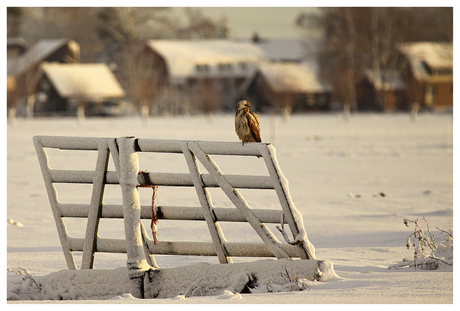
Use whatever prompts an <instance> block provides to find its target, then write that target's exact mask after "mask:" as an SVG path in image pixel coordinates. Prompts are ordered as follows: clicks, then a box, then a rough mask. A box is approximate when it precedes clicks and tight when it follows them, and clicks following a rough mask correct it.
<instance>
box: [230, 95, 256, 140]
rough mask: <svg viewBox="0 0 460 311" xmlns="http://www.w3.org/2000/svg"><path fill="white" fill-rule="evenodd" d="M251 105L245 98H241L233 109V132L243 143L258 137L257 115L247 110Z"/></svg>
mask: <svg viewBox="0 0 460 311" xmlns="http://www.w3.org/2000/svg"><path fill="white" fill-rule="evenodd" d="M250 107H251V105H250V104H249V102H248V101H247V100H241V101H239V102H238V104H237V105H236V109H235V132H236V134H237V135H238V137H239V139H241V141H242V143H243V145H244V143H248V142H252V143H254V142H258V143H260V142H261V141H262V140H261V139H260V127H259V117H258V116H257V115H256V114H255V113H254V112H252V111H251V110H249V108H250Z"/></svg>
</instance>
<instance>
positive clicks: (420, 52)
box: [398, 42, 453, 109]
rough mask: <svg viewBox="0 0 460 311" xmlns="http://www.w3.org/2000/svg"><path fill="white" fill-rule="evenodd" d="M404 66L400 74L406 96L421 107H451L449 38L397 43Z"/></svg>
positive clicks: (451, 70)
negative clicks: (404, 60) (447, 40)
mask: <svg viewBox="0 0 460 311" xmlns="http://www.w3.org/2000/svg"><path fill="white" fill-rule="evenodd" d="M398 49H399V51H400V52H401V53H402V55H403V57H405V58H406V66H405V68H404V70H403V78H404V81H405V84H406V86H407V92H408V96H409V100H410V102H411V103H413V104H414V105H418V106H419V107H420V108H432V109H452V107H453V44H452V42H416V43H404V44H400V45H399V46H398Z"/></svg>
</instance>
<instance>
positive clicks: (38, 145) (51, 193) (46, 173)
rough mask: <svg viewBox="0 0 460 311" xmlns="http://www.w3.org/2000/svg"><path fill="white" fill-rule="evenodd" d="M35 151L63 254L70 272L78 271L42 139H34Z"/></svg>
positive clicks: (36, 137)
mask: <svg viewBox="0 0 460 311" xmlns="http://www.w3.org/2000/svg"><path fill="white" fill-rule="evenodd" d="M33 140H34V145H35V150H36V152H37V157H38V162H39V164H40V168H41V171H42V175H43V181H44V182H45V187H46V192H47V193H48V199H49V201H50V206H51V211H52V212H53V217H54V221H55V223H56V229H57V231H58V236H59V240H60V242H61V246H62V252H63V253H64V257H65V261H66V263H67V267H68V268H69V269H70V270H76V269H77V265H76V263H75V259H74V257H73V254H72V251H71V248H70V244H69V235H68V233H67V228H66V225H65V223H64V220H63V219H62V218H61V214H60V213H59V208H58V204H59V200H58V196H57V191H56V188H55V187H54V185H53V181H52V178H51V174H50V167H49V163H48V156H47V154H46V152H45V149H44V147H43V145H42V142H41V138H40V137H38V136H35V137H34V139H33Z"/></svg>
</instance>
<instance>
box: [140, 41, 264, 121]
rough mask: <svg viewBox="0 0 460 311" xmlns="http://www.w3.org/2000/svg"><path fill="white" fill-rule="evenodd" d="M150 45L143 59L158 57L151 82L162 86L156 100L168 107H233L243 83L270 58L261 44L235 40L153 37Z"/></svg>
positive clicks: (155, 60) (208, 110)
mask: <svg viewBox="0 0 460 311" xmlns="http://www.w3.org/2000/svg"><path fill="white" fill-rule="evenodd" d="M146 47H147V49H144V50H143V52H142V54H143V55H144V56H143V57H142V58H143V59H144V60H145V59H149V58H150V59H153V60H154V62H153V64H152V67H153V68H155V70H154V73H153V74H152V76H155V77H152V78H151V81H152V83H154V82H155V81H156V82H155V83H156V85H159V86H161V87H160V88H161V89H159V91H158V97H157V98H156V99H155V101H156V104H157V107H159V109H164V110H167V109H182V110H183V112H190V110H192V109H201V110H204V111H205V112H211V111H214V110H217V109H220V110H224V111H225V110H233V109H234V106H235V103H236V100H237V99H238V98H239V97H240V94H239V90H240V86H241V85H242V84H244V82H245V81H246V79H248V78H252V75H253V73H254V71H255V70H256V65H257V64H258V63H259V62H260V61H263V60H266V56H265V54H264V53H263V51H262V50H261V49H260V48H259V47H257V46H255V45H253V44H251V43H247V42H241V41H234V40H150V41H148V42H147V45H146ZM155 71H156V72H155ZM177 102H180V103H182V107H177V108H175V105H176V104H175V103H177ZM192 107H193V108H192ZM187 110H188V111H187Z"/></svg>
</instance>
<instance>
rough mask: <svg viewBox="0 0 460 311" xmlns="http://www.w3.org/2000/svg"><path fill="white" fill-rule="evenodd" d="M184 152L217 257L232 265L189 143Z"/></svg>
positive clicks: (183, 147)
mask: <svg viewBox="0 0 460 311" xmlns="http://www.w3.org/2000/svg"><path fill="white" fill-rule="evenodd" d="M182 152H183V154H184V156H185V160H186V162H187V165H188V168H189V170H190V175H191V176H192V180H193V184H194V185H195V190H196V193H197V195H198V200H199V201H200V204H201V207H202V212H203V215H204V218H205V220H206V224H207V225H208V229H209V233H210V234H211V239H212V241H213V243H214V245H215V247H216V253H217V257H218V258H219V262H220V263H232V262H233V261H232V259H231V258H230V256H229V255H228V253H227V250H226V249H225V246H224V241H225V236H224V233H223V231H222V229H221V227H220V225H219V223H218V222H217V220H216V218H215V216H214V212H213V210H214V206H213V204H212V200H211V196H210V194H209V191H208V190H207V189H206V187H205V185H204V182H203V180H202V179H201V173H200V168H199V166H198V164H197V163H196V160H195V156H194V155H193V154H192V153H191V152H190V149H189V147H188V143H184V144H183V145H182Z"/></svg>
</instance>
